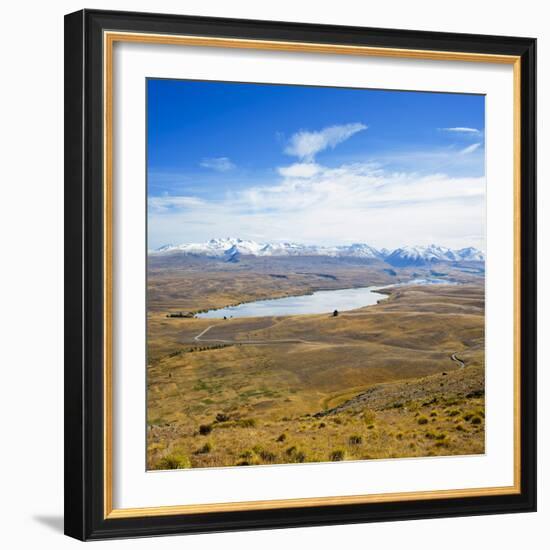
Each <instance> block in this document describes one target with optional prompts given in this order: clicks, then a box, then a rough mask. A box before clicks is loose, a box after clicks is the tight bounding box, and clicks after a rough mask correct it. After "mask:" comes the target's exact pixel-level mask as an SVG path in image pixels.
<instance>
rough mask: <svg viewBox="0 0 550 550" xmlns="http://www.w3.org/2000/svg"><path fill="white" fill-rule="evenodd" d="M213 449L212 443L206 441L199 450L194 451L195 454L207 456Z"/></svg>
mask: <svg viewBox="0 0 550 550" xmlns="http://www.w3.org/2000/svg"><path fill="white" fill-rule="evenodd" d="M213 448H214V447H213V445H212V443H210V442H209V441H207V442H206V443H205V444H204V445H203V446H202V447H201V448H200V449H197V450H196V451H195V454H198V455H205V454H208V453H209V452H210V451H211V450H212V449H213Z"/></svg>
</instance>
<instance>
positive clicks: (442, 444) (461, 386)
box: [147, 243, 484, 469]
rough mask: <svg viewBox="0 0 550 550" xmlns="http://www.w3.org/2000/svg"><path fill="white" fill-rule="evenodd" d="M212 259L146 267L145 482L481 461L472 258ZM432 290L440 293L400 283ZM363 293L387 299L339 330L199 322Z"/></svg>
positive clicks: (179, 259)
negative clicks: (419, 461) (397, 462)
mask: <svg viewBox="0 0 550 550" xmlns="http://www.w3.org/2000/svg"><path fill="white" fill-rule="evenodd" d="M234 244H235V243H234ZM238 244H239V243H237V245H238ZM223 246H225V247H226V248H225V249H222V250H221V251H218V252H217V253H215V254H213V255H212V254H211V253H209V254H208V255H206V254H201V253H197V251H196V250H195V252H194V253H193V254H188V253H186V252H185V251H184V252H183V253H182V251H181V250H180V251H177V250H176V251H174V250H169V251H165V253H155V254H150V255H149V268H148V320H147V321H148V325H147V330H148V361H147V363H148V364H147V402H148V427H147V443H148V453H147V466H148V468H149V469H171V468H187V467H193V468H196V467H219V466H231V465H242V466H246V465H268V464H281V463H297V462H324V461H338V460H359V459H375V458H392V457H394V458H396V457H413V456H433V455H452V454H478V453H483V452H484V277H483V262H481V261H479V260H478V259H475V258H478V256H475V253H474V252H471V253H470V254H472V255H473V256H474V259H473V260H472V259H470V260H464V259H461V258H458V257H455V258H454V259H453V260H452V261H441V260H438V261H437V262H432V261H419V260H418V258H414V257H413V258H410V259H409V261H408V262H404V263H406V264H407V265H396V263H395V261H394V262H393V263H392V264H390V263H388V262H387V261H386V260H385V259H384V258H382V257H380V256H379V255H376V254H374V253H372V254H371V253H369V255H368V257H364V256H359V257H358V256H349V255H342V250H340V251H339V252H335V254H336V255H334V256H328V255H322V254H312V255H303V254H298V253H296V254H289V255H271V254H270V255H262V254H256V255H254V254H244V253H242V252H238V253H236V252H235V251H233V253H232V254H230V255H228V254H225V251H226V250H228V248H227V243H225V244H224V245H223ZM231 246H234V245H231ZM264 246H265V245H264ZM222 248H223V247H222ZM258 250H261V249H258ZM373 250H374V249H373ZM310 252H311V251H310ZM324 252H326V251H324ZM355 252H357V248H356V249H355ZM371 252H372V251H371ZM236 254H238V255H236ZM373 254H374V255H373ZM390 254H391V253H390ZM443 254H445V252H443ZM434 277H437V278H439V279H442V280H443V282H445V281H446V282H448V283H449V284H433V285H425V284H416V285H415V284H404V283H408V282H410V281H411V280H425V279H429V278H434ZM367 286H377V287H385V288H382V289H380V290H378V291H377V292H380V293H383V294H384V295H385V296H382V295H380V300H379V301H378V303H374V304H371V305H368V306H365V307H356V308H354V309H350V310H345V311H339V312H338V315H337V316H334V315H333V314H332V313H316V314H302V315H284V316H277V315H272V316H270V315H266V316H261V317H241V318H226V319H223V318H197V317H195V315H196V314H199V313H200V312H205V311H207V310H212V309H217V308H224V307H227V306H235V305H238V304H242V303H250V302H254V301H257V300H266V299H273V298H282V297H290V296H304V295H311V294H312V293H315V292H318V291H324V290H337V289H357V288H362V287H367ZM180 314H181V317H169V315H180Z"/></svg>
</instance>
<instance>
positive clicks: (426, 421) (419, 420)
mask: <svg viewBox="0 0 550 550" xmlns="http://www.w3.org/2000/svg"><path fill="white" fill-rule="evenodd" d="M418 423H419V424H420V425H422V424H427V423H428V419H427V418H426V417H425V416H421V417H420V418H419V419H418Z"/></svg>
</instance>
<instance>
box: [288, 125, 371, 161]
mask: <svg viewBox="0 0 550 550" xmlns="http://www.w3.org/2000/svg"><path fill="white" fill-rule="evenodd" d="M366 129H367V126H366V125H365V124H362V123H361V122H353V123H350V124H341V125H337V126H328V127H326V128H323V129H322V130H319V131H316V132H315V131H313V132H310V131H308V130H300V131H299V132H297V133H295V134H293V135H292V136H291V138H290V140H289V143H288V145H287V147H286V148H285V153H286V154H287V155H291V156H295V157H298V158H299V159H301V160H303V161H305V162H313V160H314V158H315V155H316V154H317V153H320V152H321V151H324V150H325V149H328V148H331V149H333V148H334V147H336V146H337V145H338V144H339V143H342V142H343V141H346V140H347V139H349V138H350V137H351V136H353V135H354V134H356V133H357V132H361V131H363V130H366Z"/></svg>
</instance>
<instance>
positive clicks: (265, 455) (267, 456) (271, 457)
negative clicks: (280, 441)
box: [258, 449, 277, 462]
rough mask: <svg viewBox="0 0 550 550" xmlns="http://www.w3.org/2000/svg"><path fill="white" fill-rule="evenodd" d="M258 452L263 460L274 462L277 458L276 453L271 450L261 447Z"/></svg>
mask: <svg viewBox="0 0 550 550" xmlns="http://www.w3.org/2000/svg"><path fill="white" fill-rule="evenodd" d="M258 454H259V455H260V458H261V459H262V460H263V461H264V462H275V460H276V459H277V455H276V454H275V453H272V452H271V451H266V450H265V449H262V450H261V451H260V452H259V453H258Z"/></svg>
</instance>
